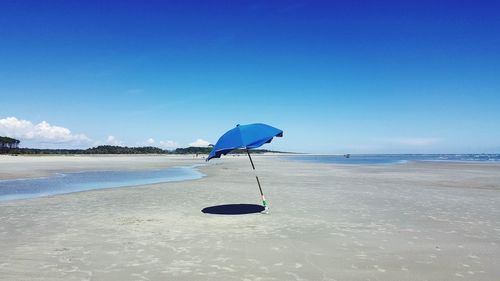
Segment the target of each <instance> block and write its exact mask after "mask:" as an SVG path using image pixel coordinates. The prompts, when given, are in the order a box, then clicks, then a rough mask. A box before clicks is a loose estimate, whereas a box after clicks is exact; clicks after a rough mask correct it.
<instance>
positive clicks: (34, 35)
mask: <svg viewBox="0 0 500 281" xmlns="http://www.w3.org/2000/svg"><path fill="white" fill-rule="evenodd" d="M499 14H500V2H498V1H333V0H332V1H235V0H232V1H175V2H174V1H62V0H61V1H9V0H5V1H1V2H0V95H1V97H2V100H1V101H0V119H5V118H7V117H15V118H16V119H18V120H26V121H29V122H31V123H32V124H33V126H36V125H37V124H39V123H40V122H42V121H46V122H48V123H50V125H51V126H59V127H64V128H67V129H70V130H71V134H84V135H85V136H86V138H88V140H86V141H85V142H80V143H78V144H74V143H71V142H61V143H59V144H58V145H59V146H67V147H72V146H84V147H86V146H92V145H94V144H98V143H106V141H107V140H108V138H109V136H114V140H115V141H121V143H123V144H125V145H138V144H142V143H145V142H146V140H147V139H149V138H152V139H154V144H159V141H162V140H163V141H167V140H171V141H174V142H175V143H176V144H177V145H179V146H186V145H187V144H188V143H191V142H193V141H194V140H196V139H200V138H201V139H203V140H207V141H209V142H215V141H216V140H217V138H218V136H219V135H220V134H222V133H223V132H225V131H226V130H227V129H230V128H232V127H233V126H234V125H235V124H237V123H241V124H246V123H253V122H264V123H268V124H270V125H273V126H275V127H278V128H281V129H283V130H284V132H285V135H284V138H283V139H277V140H276V141H275V142H273V144H271V145H270V146H269V148H273V149H280V150H293V151H306V152H319V153H381V152H383V153H407V152H415V153H427V152H437V153H441V152H443V153H446V152H451V153H460V152H500V16H499ZM4 125H5V124H4ZM5 126H7V125H5ZM4 130H6V129H4ZM12 130H14V129H12V128H11V131H9V132H11V134H14V133H12ZM41 138H43V137H41ZM110 140H111V139H110ZM54 141H55V142H57V140H56V138H54ZM50 142H51V139H50V137H45V139H44V140H43V141H38V140H37V138H36V137H34V138H31V139H26V140H25V142H24V143H25V144H30V145H32V146H37V145H38V146H51V144H50Z"/></svg>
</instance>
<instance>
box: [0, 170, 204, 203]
mask: <svg viewBox="0 0 500 281" xmlns="http://www.w3.org/2000/svg"><path fill="white" fill-rule="evenodd" d="M203 176H204V175H203V174H202V173H200V172H198V171H197V170H196V169H195V168H194V167H174V168H167V169H158V170H135V171H92V172H77V173H60V174H55V175H52V176H49V177H44V178H34V179H16V180H0V201H6V200H16V199H27V198H35V197H43V196H51V195H57V194H64V193H72V192H81V191H87V190H94V189H105V188H115V187H129V186H137V185H146V184H154V183H162V182H173V181H184V180H193V179H199V178H201V177H203Z"/></svg>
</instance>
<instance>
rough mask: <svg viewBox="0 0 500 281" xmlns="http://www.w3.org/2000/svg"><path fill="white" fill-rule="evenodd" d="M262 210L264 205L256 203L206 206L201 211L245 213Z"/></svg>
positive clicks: (208, 212) (220, 213) (217, 213)
mask: <svg viewBox="0 0 500 281" xmlns="http://www.w3.org/2000/svg"><path fill="white" fill-rule="evenodd" d="M262 211H264V207H263V206H261V205H256V204H227V205H218V206H211V207H206V208H204V209H203V210H201V212H202V213H205V214H212V215H245V214H255V213H261V212H262Z"/></svg>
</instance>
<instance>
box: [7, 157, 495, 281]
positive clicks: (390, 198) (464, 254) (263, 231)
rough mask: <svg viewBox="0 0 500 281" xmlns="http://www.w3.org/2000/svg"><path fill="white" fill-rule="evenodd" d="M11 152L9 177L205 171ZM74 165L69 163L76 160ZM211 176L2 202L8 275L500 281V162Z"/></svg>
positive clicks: (235, 165)
mask: <svg viewBox="0 0 500 281" xmlns="http://www.w3.org/2000/svg"><path fill="white" fill-rule="evenodd" d="M49 158H50V159H42V158H37V157H21V156H19V157H11V158H8V157H3V158H0V178H16V177H25V176H40V175H47V174H50V173H53V172H57V171H75V170H96V169H137V168H153V167H154V168H158V167H169V166H176V165H180V164H181V165H182V164H185V165H192V164H197V163H203V161H202V160H201V159H193V158H192V156H187V157H164V156H132V157H130V156H127V157H93V158H90V160H89V157H69V158H68V157H49ZM68 159H69V160H68ZM254 160H255V163H256V166H257V169H258V172H259V177H260V178H261V182H262V184H263V189H264V192H265V194H266V197H267V199H268V201H269V203H270V207H271V209H270V213H269V214H248V215H240V216H221V215H210V214H203V213H202V212H201V209H203V208H205V207H209V206H214V205H220V204H236V203H250V204H258V203H260V202H259V201H260V200H259V199H260V198H259V193H258V188H257V186H256V183H255V178H254V177H253V173H252V171H251V167H250V164H249V162H248V159H246V158H244V157H226V158H224V159H216V160H213V161H210V163H209V164H208V165H207V166H203V167H200V168H199V170H200V171H202V172H203V173H205V174H206V175H207V177H204V178H202V179H199V180H193V181H186V182H175V183H164V184H155V185H148V186H140V187H134V188H119V189H107V190H98V191H88V192H82V193H73V194H67V195H58V196H54V197H47V198H37V199H29V200H18V201H9V202H0V221H1V223H0V276H1V278H0V279H1V280H498V279H499V278H500V267H498V263H499V262H500V258H499V257H500V165H498V164H497V165H494V164H458V163H455V164H451V163H407V164H399V165H379V166H341V165H329V164H313V163H303V162H294V161H288V160H286V158H280V157H274V156H255V158H254Z"/></svg>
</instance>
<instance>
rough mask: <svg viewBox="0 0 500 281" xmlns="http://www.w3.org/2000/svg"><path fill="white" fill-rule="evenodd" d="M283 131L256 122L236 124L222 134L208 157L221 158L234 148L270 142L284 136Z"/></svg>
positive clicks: (250, 146)
mask: <svg viewBox="0 0 500 281" xmlns="http://www.w3.org/2000/svg"><path fill="white" fill-rule="evenodd" d="M282 136H283V131H282V130H280V129H277V128H274V127H272V126H269V125H266V124H261V123H256V124H248V125H236V127H235V128H233V129H231V130H229V131H227V132H226V133H225V134H224V135H222V136H221V137H220V138H219V140H218V141H217V143H216V144H215V146H214V148H213V149H212V151H211V152H210V154H209V155H208V157H207V161H208V160H210V159H212V158H219V157H220V156H221V155H226V154H228V153H229V152H231V151H232V150H235V149H238V148H246V149H251V148H257V147H260V146H262V145H263V144H266V143H270V142H271V141H272V140H273V138H274V137H282Z"/></svg>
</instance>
